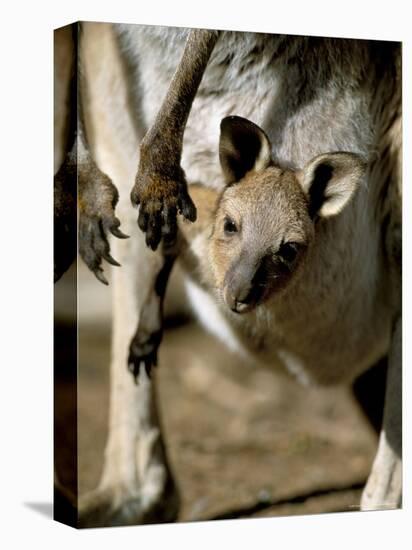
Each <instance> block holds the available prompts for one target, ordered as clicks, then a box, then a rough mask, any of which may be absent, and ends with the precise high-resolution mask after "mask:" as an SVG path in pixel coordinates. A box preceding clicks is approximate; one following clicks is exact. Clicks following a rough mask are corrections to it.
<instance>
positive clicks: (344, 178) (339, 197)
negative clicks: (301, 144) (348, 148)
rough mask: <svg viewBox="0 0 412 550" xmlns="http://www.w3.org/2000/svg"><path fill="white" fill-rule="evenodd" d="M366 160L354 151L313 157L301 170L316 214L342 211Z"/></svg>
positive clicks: (355, 186)
mask: <svg viewBox="0 0 412 550" xmlns="http://www.w3.org/2000/svg"><path fill="white" fill-rule="evenodd" d="M365 168H366V163H365V162H364V161H363V160H362V158H361V157H360V156H359V155H355V154H354V153H327V154H324V155H319V156H317V157H315V158H314V159H312V160H311V161H310V162H308V164H307V165H306V166H305V168H303V170H300V171H299V172H298V173H297V176H298V179H299V181H300V184H301V186H302V188H303V190H304V192H305V193H306V194H307V196H308V198H309V214H310V216H311V217H312V218H313V217H314V216H316V215H318V216H321V217H325V218H326V217H329V216H335V215H336V214H339V212H341V211H342V210H343V208H344V207H345V206H346V204H347V203H348V202H349V200H350V199H351V198H352V196H353V195H354V193H355V191H356V189H357V187H358V184H359V180H360V179H361V177H362V176H363V174H364V173H365Z"/></svg>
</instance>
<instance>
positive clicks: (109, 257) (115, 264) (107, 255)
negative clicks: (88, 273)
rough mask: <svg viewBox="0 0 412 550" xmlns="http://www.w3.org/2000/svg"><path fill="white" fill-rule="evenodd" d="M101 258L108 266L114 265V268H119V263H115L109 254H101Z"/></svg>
mask: <svg viewBox="0 0 412 550" xmlns="http://www.w3.org/2000/svg"><path fill="white" fill-rule="evenodd" d="M102 257H103V258H104V259H105V260H106V262H108V263H109V264H110V265H114V266H115V267H120V264H119V262H117V261H116V260H115V259H114V258H113V256H111V255H110V253H109V252H103V254H102Z"/></svg>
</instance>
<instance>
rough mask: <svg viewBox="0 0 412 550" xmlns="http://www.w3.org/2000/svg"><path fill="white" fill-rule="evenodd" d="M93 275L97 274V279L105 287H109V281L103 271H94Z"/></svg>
mask: <svg viewBox="0 0 412 550" xmlns="http://www.w3.org/2000/svg"><path fill="white" fill-rule="evenodd" d="M93 273H94V274H95V276H96V279H98V280H99V281H100V282H101V283H103V284H104V285H106V286H109V281H108V280H107V279H106V277H105V276H104V273H103V269H100V268H98V269H94V270H93Z"/></svg>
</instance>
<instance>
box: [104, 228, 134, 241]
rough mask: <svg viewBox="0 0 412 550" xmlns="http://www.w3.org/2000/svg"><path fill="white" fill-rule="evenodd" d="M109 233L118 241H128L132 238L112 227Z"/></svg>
mask: <svg viewBox="0 0 412 550" xmlns="http://www.w3.org/2000/svg"><path fill="white" fill-rule="evenodd" d="M109 231H110V233H111V234H112V235H114V236H115V237H117V238H118V239H128V238H129V237H130V235H126V233H123V231H120V229H119V228H118V227H111V228H110V229H109Z"/></svg>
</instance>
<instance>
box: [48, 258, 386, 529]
mask: <svg viewBox="0 0 412 550" xmlns="http://www.w3.org/2000/svg"><path fill="white" fill-rule="evenodd" d="M69 280H70V274H68V275H66V276H65V278H64V279H63V280H62V281H61V282H60V283H58V284H60V285H61V286H62V288H63V287H64V285H65V284H68V283H67V281H69ZM174 288H175V290H174V293H173V296H172V298H171V299H169V303H168V306H167V311H168V312H173V311H174V310H176V305H175V304H176V300H182V297H181V294H180V290H179V288H178V285H177V284H175V285H174ZM56 306H57V309H58V311H60V315H61V318H64V315H65V304H64V302H63V301H62V302H59V300H57V302H56ZM78 351H79V370H78V372H79V388H78V468H79V472H78V475H79V491H80V494H82V493H84V492H85V491H87V490H89V489H92V488H93V487H95V485H96V484H97V481H98V479H99V476H100V473H101V468H102V458H103V450H104V444H105V440H106V435H107V417H108V406H109V403H108V384H109V360H110V290H109V289H108V288H106V287H104V286H103V285H101V284H100V283H98V282H97V281H96V280H95V279H94V278H93V276H92V275H90V274H89V273H88V272H86V271H85V269H83V268H82V267H81V268H80V284H79V350H78ZM125 368H126V365H125ZM155 376H156V378H157V382H158V384H159V395H160V406H161V419H162V423H163V425H164V429H165V441H166V445H167V449H168V454H169V457H170V461H171V466H172V469H173V472H174V474H175V477H176V480H177V483H178V486H179V489H180V492H181V496H182V509H181V514H180V518H179V519H180V520H181V521H197V520H207V519H218V518H238V517H258V516H282V515H296V514H312V513H322V512H335V511H346V510H347V511H351V510H357V509H359V499H360V493H361V488H362V485H363V484H364V482H365V479H366V477H367V474H368V471H369V469H370V465H371V461H372V458H373V455H374V452H375V449H376V444H377V439H376V436H375V434H374V432H373V431H372V430H371V428H370V427H369V425H368V424H367V422H366V421H365V420H364V418H363V415H362V413H361V412H360V410H359V408H358V405H357V404H356V403H355V401H354V399H353V398H352V394H351V392H350V390H349V389H348V388H333V389H319V388H313V387H302V386H299V385H298V384H297V383H296V382H295V381H294V380H291V379H289V378H287V377H286V376H284V375H282V374H280V373H275V372H272V371H269V370H259V369H256V368H254V367H253V366H251V365H249V364H245V363H244V362H242V361H241V360H240V359H239V357H237V356H235V355H233V354H232V353H230V352H228V351H227V350H226V349H225V348H224V347H223V345H222V344H221V343H219V342H217V341H216V340H215V339H214V338H213V337H212V336H210V335H208V334H207V333H205V331H204V330H203V329H202V328H200V327H199V326H198V325H197V324H196V323H195V322H193V321H189V322H186V323H183V324H180V325H177V326H174V327H173V328H169V329H167V330H166V332H165V336H164V341H163V343H162V347H161V352H160V361H159V367H158V368H157V370H156V374H155ZM131 383H132V379H131ZM70 415H73V411H71V412H70V411H67V410H66V412H65V413H64V414H63V415H62V416H60V417H58V418H57V419H56V427H57V434H58V435H57V438H58V439H59V437H61V438H62V441H64V437H65V436H64V434H65V433H66V432H65V427H64V426H65V423H66V422H67V419H68V418H69V417H70ZM72 417H73V416H72ZM70 464H71V463H70V460H66V461H64V460H63V461H62V462H61V463H60V465H59V464H58V468H60V473H59V475H60V478H61V480H62V481H63V482H64V481H65V479H66V480H67V479H69V478H70V476H71V472H70V471H69V470H70V466H69V465H70Z"/></svg>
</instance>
